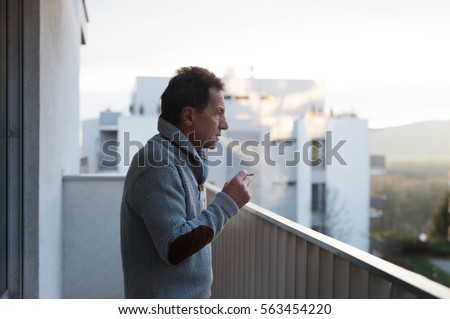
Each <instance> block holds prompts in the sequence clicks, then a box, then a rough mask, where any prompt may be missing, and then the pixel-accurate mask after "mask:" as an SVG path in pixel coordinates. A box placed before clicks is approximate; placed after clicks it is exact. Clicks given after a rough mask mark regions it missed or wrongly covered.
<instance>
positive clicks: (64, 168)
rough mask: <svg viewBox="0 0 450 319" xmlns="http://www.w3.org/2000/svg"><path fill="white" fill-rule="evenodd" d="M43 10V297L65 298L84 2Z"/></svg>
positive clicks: (50, 2)
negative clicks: (66, 205)
mask: <svg viewBox="0 0 450 319" xmlns="http://www.w3.org/2000/svg"><path fill="white" fill-rule="evenodd" d="M40 3H41V7H40V52H39V55H40V79H39V81H40V118H39V119H36V120H39V122H40V125H39V141H40V143H39V163H40V165H39V190H36V191H39V208H38V210H37V212H38V213H39V297H40V298H58V297H61V285H62V284H61V281H62V267H61V264H62V244H61V243H62V223H63V216H62V176H63V175H64V174H76V173H78V171H79V148H78V144H79V143H78V142H79V141H78V133H79V129H78V125H79V124H78V122H79V120H78V118H79V66H80V64H79V58H80V54H79V50H80V45H81V27H80V17H79V12H80V11H81V9H80V8H81V6H82V3H81V1H69V0H65V1H61V0H47V1H41V2H40Z"/></svg>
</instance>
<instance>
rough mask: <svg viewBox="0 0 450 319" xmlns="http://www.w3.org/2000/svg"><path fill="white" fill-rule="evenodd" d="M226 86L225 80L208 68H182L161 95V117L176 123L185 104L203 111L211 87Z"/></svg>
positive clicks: (220, 89) (219, 87)
mask: <svg viewBox="0 0 450 319" xmlns="http://www.w3.org/2000/svg"><path fill="white" fill-rule="evenodd" d="M224 87H225V85H224V83H223V81H222V80H221V79H220V78H218V77H217V76H216V75H215V74H214V73H212V72H211V71H209V70H207V69H204V68H201V67H197V66H189V67H183V68H180V69H178V70H177V71H176V74H175V76H173V77H172V78H171V79H170V81H169V85H168V86H167V88H166V89H165V90H164V92H163V94H162V95H161V117H163V118H164V119H165V120H166V121H168V122H170V123H172V124H174V125H176V124H177V122H178V120H179V117H180V114H181V111H182V110H183V108H184V107H185V106H192V107H194V108H195V109H196V110H197V111H198V112H201V111H203V109H204V108H205V107H206V105H208V99H209V89H210V88H215V89H217V90H219V91H223V89H224Z"/></svg>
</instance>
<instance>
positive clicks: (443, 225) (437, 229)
mask: <svg viewBox="0 0 450 319" xmlns="http://www.w3.org/2000/svg"><path fill="white" fill-rule="evenodd" d="M449 204H450V190H447V191H446V192H445V193H444V194H443V196H442V198H441V200H440V201H439V204H438V206H437V209H436V212H435V213H434V215H433V224H432V228H431V236H432V237H435V238H437V239H449V235H450V234H449V227H450V207H449Z"/></svg>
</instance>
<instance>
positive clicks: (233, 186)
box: [222, 171, 252, 208]
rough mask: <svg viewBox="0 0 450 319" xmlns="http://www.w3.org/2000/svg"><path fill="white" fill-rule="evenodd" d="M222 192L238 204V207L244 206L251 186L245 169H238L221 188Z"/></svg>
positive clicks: (250, 192)
mask: <svg viewBox="0 0 450 319" xmlns="http://www.w3.org/2000/svg"><path fill="white" fill-rule="evenodd" d="M222 192H224V193H226V194H227V195H228V196H230V197H231V198H232V199H233V200H234V201H235V202H236V204H237V205H238V207H239V208H241V207H242V206H244V205H245V204H247V203H248V201H249V200H250V197H251V196H252V186H251V185H250V178H248V176H247V172H246V171H240V172H239V173H237V174H236V176H234V177H233V179H231V181H229V182H228V183H225V186H224V187H223V189H222Z"/></svg>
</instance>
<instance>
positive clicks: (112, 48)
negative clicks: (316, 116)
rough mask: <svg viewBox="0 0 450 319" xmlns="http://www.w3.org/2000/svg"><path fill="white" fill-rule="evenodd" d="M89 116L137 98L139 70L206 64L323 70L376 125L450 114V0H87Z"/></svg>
mask: <svg viewBox="0 0 450 319" xmlns="http://www.w3.org/2000/svg"><path fill="white" fill-rule="evenodd" d="M86 6H87V12H88V17H89V24H88V33H87V45H85V46H82V48H81V75H80V89H81V101H80V102H81V114H80V115H81V119H86V118H94V117H97V116H98V113H99V112H100V111H102V110H105V109H106V108H108V107H109V108H110V109H112V110H119V111H122V110H123V109H125V108H127V107H128V106H129V104H130V102H131V89H132V86H133V83H134V79H135V78H136V76H171V75H172V74H173V72H174V71H175V70H176V69H177V68H179V67H180V66H187V65H199V66H203V67H206V68H208V69H211V70H212V71H214V72H215V73H216V74H217V75H218V76H223V74H224V72H225V70H226V69H228V68H233V69H234V70H235V72H236V73H237V74H238V75H241V76H249V75H250V69H251V68H253V75H254V77H256V78H277V79H312V80H324V81H325V87H326V92H327V95H326V101H325V105H326V107H327V108H333V110H334V111H335V112H344V111H355V112H357V114H358V115H359V116H360V117H362V118H365V119H368V121H369V126H370V127H373V128H376V127H385V126H394V125H400V124H406V123H411V122H415V121H421V120H430V119H441V120H443V119H450V48H449V44H448V43H449V38H450V18H449V17H450V1H447V0H405V1H404V0H339V1H336V0H245V1H243V0H227V1H223V0H221V1H215V0H191V1H189V0H164V1H159V0H126V1H124V0H86Z"/></svg>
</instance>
